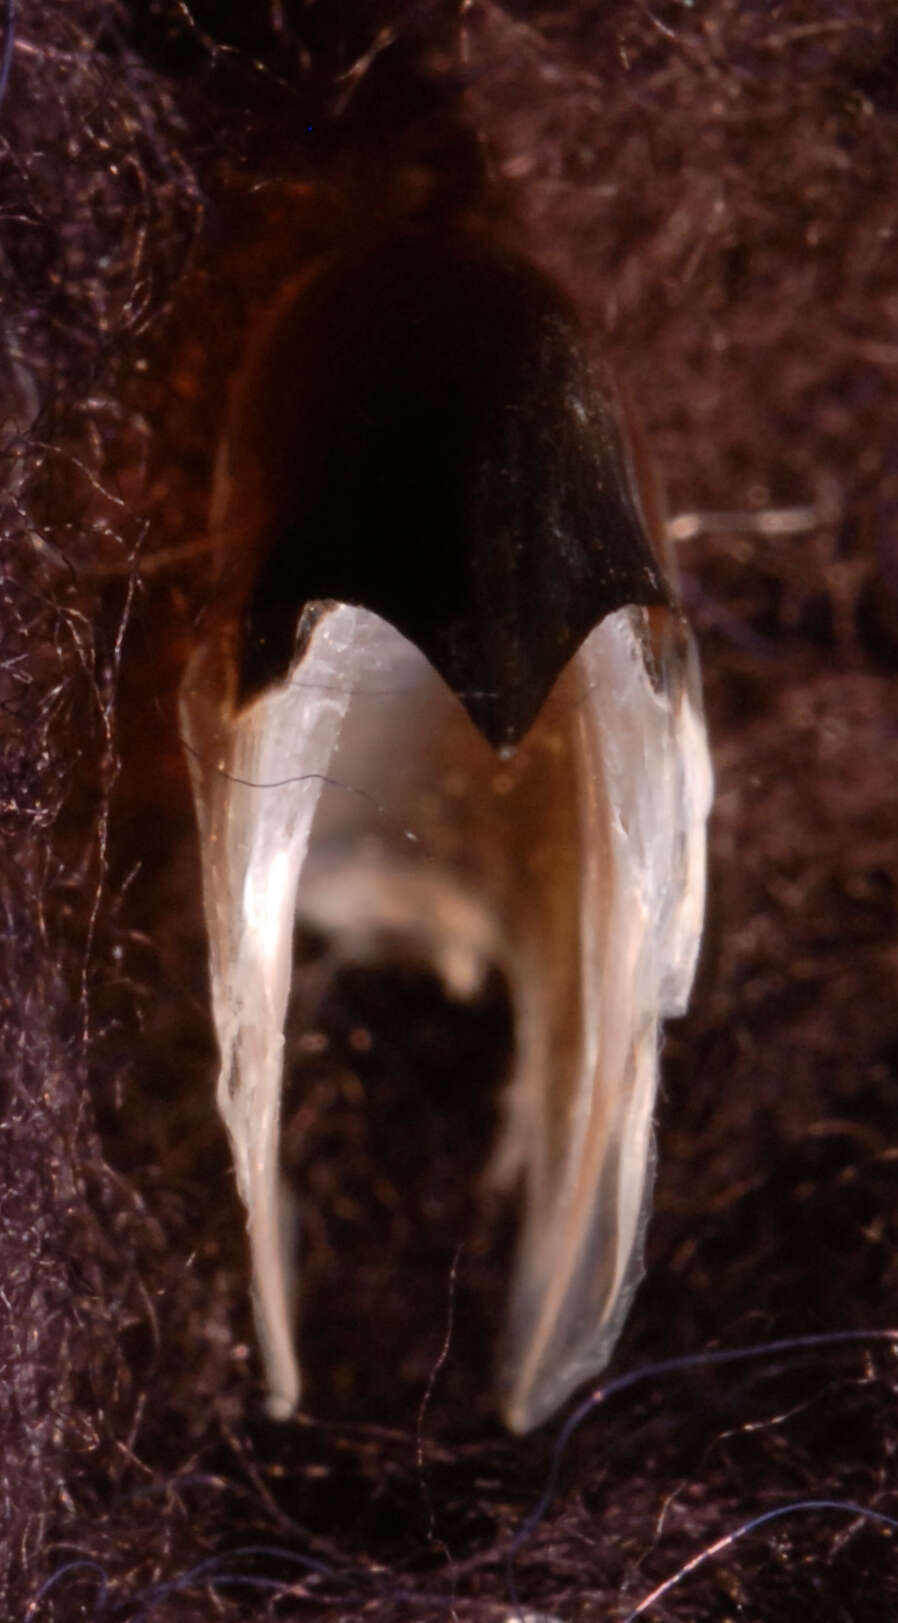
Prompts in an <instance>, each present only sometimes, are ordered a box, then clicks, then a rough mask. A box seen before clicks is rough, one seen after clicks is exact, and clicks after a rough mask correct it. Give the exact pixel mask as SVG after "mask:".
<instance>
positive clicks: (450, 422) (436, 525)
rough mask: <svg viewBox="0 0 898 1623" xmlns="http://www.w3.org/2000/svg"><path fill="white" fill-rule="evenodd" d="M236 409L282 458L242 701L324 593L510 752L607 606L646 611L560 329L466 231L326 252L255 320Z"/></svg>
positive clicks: (621, 507)
mask: <svg viewBox="0 0 898 1623" xmlns="http://www.w3.org/2000/svg"><path fill="white" fill-rule="evenodd" d="M252 400H253V408H252V416H253V419H254V420H253V422H252V423H249V422H247V423H245V424H244V425H243V428H242V429H241V426H240V425H239V424H238V426H237V431H238V432H241V431H242V432H246V433H249V434H251V435H253V436H256V437H257V443H258V447H259V448H260V449H259V455H260V457H261V459H262V461H263V463H264V459H265V457H266V456H268V457H272V456H274V457H275V458H276V459H280V461H281V463H282V464H286V466H284V465H282V466H280V467H277V468H276V470H275V476H276V480H277V482H278V483H279V484H280V486H281V488H282V489H283V490H284V491H285V495H284V497H283V498H282V500H281V505H280V511H279V513H278V516H277V518H276V521H275V525H274V533H273V536H272V537H271V539H270V541H269V550H268V553H267V556H266V558H265V562H264V563H263V565H262V568H261V570H260V572H259V573H258V575H257V578H256V581H255V585H254V588H253V590H252V593H251V596H250V598H249V601H248V604H247V607H246V612H245V617H244V643H243V652H242V665H241V675H240V688H241V697H243V698H247V697H249V696H251V695H252V694H253V693H255V692H256V691H258V690H259V689H260V688H261V687H262V686H264V684H266V683H267V682H269V681H271V680H273V679H275V678H277V677H279V676H282V675H283V674H284V673H285V671H286V668H287V666H288V664H289V662H290V660H291V657H292V655H293V652H294V646H295V633H296V627H297V622H298V620H299V617H300V614H301V611H302V609H303V607H304V605H305V604H307V603H310V602H315V601H318V600H322V599H325V600H326V599H335V600H337V601H342V602H348V603H355V604H360V605H362V606H364V607H366V608H369V609H372V610H374V611H375V612H377V613H378V614H380V615H382V616H383V617H384V618H385V619H386V620H388V621H390V622H391V623H392V624H393V625H395V626H396V627H398V629H399V630H400V631H402V632H403V634H404V635H405V636H407V637H408V638H409V639H410V640H411V641H413V642H414V643H416V644H417V646H418V647H419V648H420V649H421V650H422V651H423V652H424V653H425V654H426V655H427V657H428V658H429V659H430V660H431V661H432V663H433V664H434V665H435V666H436V667H437V669H438V670H439V671H440V673H441V674H442V676H443V677H444V678H445V680H446V681H447V682H448V683H449V685H450V687H451V688H452V689H453V690H454V691H455V692H456V693H457V694H458V695H459V696H460V697H461V698H462V700H463V702H464V703H465V705H466V707H467V709H468V711H469V713H470V715H471V717H472V719H473V720H474V722H475V723H476V725H477V726H478V727H479V728H480V729H481V731H482V732H483V733H484V734H485V736H486V737H487V738H488V739H489V740H490V742H491V743H493V744H496V745H501V744H506V743H514V742H516V741H517V740H519V739H520V738H521V737H522V736H523V734H524V733H525V732H526V730H527V728H528V727H529V725H530V723H531V722H532V720H533V718H534V717H535V715H536V713H537V711H538V710H539V708H540V706H541V704H542V702H543V700H544V699H545V697H546V695H547V693H548V691H549V689H550V687H551V686H552V684H553V682H554V681H555V679H556V677H557V676H558V675H559V674H560V672H561V670H562V669H563V668H564V666H565V665H566V664H567V662H568V660H569V659H570V658H571V656H572V654H573V653H574V652H575V650H576V648H577V647H578V645H579V643H580V642H581V641H582V639H583V638H584V637H585V636H586V635H587V634H588V633H589V631H591V630H592V628H593V627H594V626H595V625H597V624H598V622H599V621H600V620H601V619H602V618H603V617H604V616H605V615H606V614H608V613H610V612H611V611H613V610H614V609H617V608H619V607H621V606H622V605H624V604H628V603H642V604H648V603H658V602H663V601H665V598H666V590H665V586H664V584H663V581H662V578H661V575H660V571H659V570H658V567H657V565H656V562H655V560H654V557H653V554H652V551H651V547H650V545H649V542H648V540H647V538H646V536H645V532H644V528H643V524H642V520H641V517H640V515H639V511H638V507H637V503H636V501H635V499H634V496H633V493H632V491H631V489H630V486H629V483H628V477H627V473H626V471H625V464H624V459H623V455H622V452H621V447H620V442H619V439H618V435H617V429H616V426H615V422H614V419H613V416H612V413H611V410H610V408H609V407H608V405H607V404H606V403H605V402H604V401H603V400H602V399H601V398H600V397H599V395H598V392H597V391H596V388H595V386H594V384H593V382H592V380H591V378H590V376H589V372H588V369H587V365H586V362H585V359H584V355H583V350H582V345H581V340H580V334H579V331H578V327H577V323H576V319H575V318H574V316H573V314H572V313H571V311H570V309H569V308H568V306H567V304H566V303H565V302H564V301H563V300H562V298H561V296H560V295H559V294H558V292H557V291H556V290H555V288H554V287H553V286H552V284H551V283H550V282H549V281H548V280H547V279H546V278H545V277H544V276H543V275H542V274H541V273H539V272H538V271H537V270H535V269H534V268H533V267H532V266H530V265H529V264H527V263H526V262H525V261H523V260H520V259H517V258H515V257H512V256H511V255H506V254H505V253H503V252H501V251H499V250H497V249H496V248H495V246H493V245H491V244H487V243H485V242H484V241H483V240H481V239H480V238H479V236H478V235H476V234H475V233H474V232H473V231H463V230H458V229H453V230H450V231H448V232H447V231H446V230H445V228H444V229H443V231H438V230H436V229H433V228H431V227H427V226H424V227H421V226H418V227H416V228H413V229H407V230H405V231H403V232H401V233H400V234H399V235H398V236H396V235H394V236H392V237H391V238H390V240H388V241H387V240H385V241H383V242H380V243H375V244H373V245H372V244H371V243H368V244H367V245H366V247H365V249H364V251H362V250H359V252H358V253H357V254H347V255H344V256H341V257H340V258H339V259H337V260H336V261H335V262H333V263H331V265H329V266H328V267H327V268H325V269H324V270H323V271H322V272H320V273H319V275H318V276H317V279H316V280H315V281H314V282H313V284H312V286H311V288H310V289H308V290H307V291H306V292H304V293H303V294H302V295H301V296H300V297H298V298H297V299H296V301H294V303H293V304H292V305H291V307H290V308H289V310H288V311H287V313H286V315H285V316H284V317H283V318H282V319H281V321H280V322H279V323H278V324H277V325H276V327H275V330H274V332H273V334H272V335H271V337H270V340H269V344H268V348H267V352H266V353H265V354H264V355H263V357H262V360H261V364H260V366H259V370H258V376H257V381H256V383H255V385H254V387H253V391H252ZM266 436H267V438H266Z"/></svg>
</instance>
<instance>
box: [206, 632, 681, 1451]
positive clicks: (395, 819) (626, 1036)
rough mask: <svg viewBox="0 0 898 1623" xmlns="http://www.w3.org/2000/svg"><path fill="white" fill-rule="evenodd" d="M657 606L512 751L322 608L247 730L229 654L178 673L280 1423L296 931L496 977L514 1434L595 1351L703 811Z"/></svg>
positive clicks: (289, 1379) (636, 1233) (285, 1354)
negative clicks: (502, 1022)
mask: <svg viewBox="0 0 898 1623" xmlns="http://www.w3.org/2000/svg"><path fill="white" fill-rule="evenodd" d="M653 616H654V643H655V648H656V655H657V649H658V646H659V642H660V644H661V645H662V651H661V653H660V655H657V658H654V657H653V656H650V655H649V654H648V653H647V648H648V642H647V626H648V616H647V614H646V611H644V610H641V609H635V608H630V609H622V610H619V611H618V612H617V613H615V614H612V615H610V616H608V618H607V619H605V620H604V621H603V622H602V624H601V625H600V626H598V627H597V628H596V630H595V631H593V632H592V634H591V635H590V636H589V637H588V638H587V639H586V641H585V642H584V644H583V645H582V647H581V648H580V650H579V651H578V653H577V655H576V656H575V658H574V659H573V660H572V661H571V663H570V664H569V666H568V667H567V669H566V670H565V671H564V673H563V674H562V676H561V677H560V678H559V680H558V682H557V683H556V685H555V688H554V689H553V691H552V693H551V695H550V697H549V699H548V700H547V702H546V704H545V705H544V707H543V709H542V711H541V713H540V715H539V717H538V718H537V720H536V722H535V723H534V725H533V727H532V728H531V730H530V732H529V733H528V734H527V737H526V738H525V739H524V740H523V741H522V743H521V744H520V745H518V747H517V748H516V749H515V750H514V751H509V752H504V754H503V755H502V756H500V755H499V754H497V753H496V751H495V750H493V749H492V748H491V747H490V746H489V745H488V744H487V743H486V741H485V740H484V739H483V738H482V736H481V735H480V733H479V732H478V731H477V730H476V728H475V727H474V725H473V723H472V722H471V720H470V718H469V716H468V714H467V712H466V711H465V709H464V707H463V706H462V704H461V702H460V701H459V700H458V699H457V698H456V697H455V696H454V695H453V694H452V693H451V692H450V691H449V689H448V688H447V687H446V685H445V683H444V682H443V681H442V679H441V678H440V677H439V676H438V675H437V673H436V672H435V671H434V669H433V667H432V666H431V665H429V664H428V662H427V661H426V660H425V658H424V657H423V655H422V654H421V653H419V651H418V650H417V649H416V648H415V647H413V646H412V645H411V644H410V643H409V642H407V641H406V640H405V638H403V637H402V636H400V634H399V633H398V632H397V631H395V630H394V629H393V628H392V627H391V626H389V625H387V624H386V623H385V622H384V621H383V620H381V619H379V618H378V616H376V615H374V614H371V613H369V612H367V611H365V610H362V609H357V608H351V607H348V606H346V605H336V606H333V607H332V608H330V609H329V610H328V611H327V612H325V613H324V614H323V616H322V618H321V619H320V620H319V621H318V623H317V625H316V627H315V629H314V631H313V634H312V636H311V638H310V639H309V640H308V642H307V644H306V646H305V649H304V651H303V653H302V654H301V656H300V657H299V658H297V660H296V662H295V664H294V666H293V668H292V670H291V671H290V673H289V676H288V678H287V680H286V681H285V682H283V683H282V684H280V685H278V686H276V687H273V688H271V689H270V690H269V691H268V692H266V693H265V694H264V695H263V696H262V697H260V698H257V699H256V700H254V701H253V702H252V703H251V704H249V705H248V706H247V707H246V708H245V709H244V710H242V711H240V712H239V713H237V714H233V715H232V714H229V713H228V707H227V705H226V704H225V703H224V702H223V700H222V699H221V697H220V694H221V692H222V691H223V687H220V686H219V681H218V678H217V675H216V672H217V671H218V670H219V669H221V668H222V657H221V654H220V651H217V650H215V649H214V648H209V649H206V650H201V651H200V652H199V654H198V655H197V656H196V657H195V659H194V661H193V663H192V665H191V667H190V670H189V672H188V676H187V680H186V682H185V686H184V693H183V701H182V705H183V720H184V725H185V729H186V732H187V737H188V743H189V746H190V752H191V753H190V760H191V769H192V773H193V782H194V790H195V794H196V802H197V810H198V818H199V827H200V837H201V843H202V858H203V881H204V895H205V907H206V917H207V924H208V933H209V950H210V964H211V982H212V1000H213V1014H214V1020H215V1027H216V1032H217V1036H218V1042H219V1047H220V1052H221V1075H220V1079H219V1086H218V1100H219V1106H220V1109H221V1112H222V1115H223V1117H224V1120H225V1123H226V1124H227V1128H228V1131H229V1134H230V1138H231V1142H232V1145H233V1152H234V1160H235V1165H236V1170H237V1180H238V1185H239V1188H240V1193H241V1195H242V1197H243V1200H244V1202H245V1204H246V1208H247V1212H248V1228H249V1238H250V1246H251V1255H252V1272H253V1284H254V1292H255V1306H256V1318H257V1322H258V1328H259V1336H260V1342H261V1346H262V1350H263V1354H264V1359H265V1365H266V1371H267V1378H268V1383H269V1389H270V1395H271V1408H272V1412H273V1413H277V1414H287V1413H289V1412H290V1411H291V1410H292V1409H293V1407H294V1406H295V1405H296V1403H297V1402H298V1399H299V1395H300V1379H299V1370H298V1364H297V1358H296V1351H295V1341H294V1331H295V1308H296V1304H295V1300H294V1297H295V1290H294V1282H295V1279H296V1272H297V1258H296V1253H295V1235H294V1232H293V1227H294V1226H293V1223H292V1218H291V1214H290V1212H289V1210H288V1197H287V1195H286V1192H285V1190H284V1189H283V1187H282V1182H281V1179H280V1176H279V1170H278V1160H279V1114H280V1099H281V1083H282V1054H283V1040H284V1039H283V1024H284V1017H285V1011H286V1006H287V997H288V992H289V986H290V975H291V957H292V942H293V930H294V919H295V917H296V916H298V917H299V918H300V919H301V920H303V921H304V922H306V923H307V924H309V925H311V926H313V927H314V928H315V929H316V930H319V931H323V932H324V933H325V934H326V935H327V936H328V937H329V938H330V940H331V944H332V947H333V949H334V952H335V954H336V956H337V959H338V960H341V959H342V961H345V962H352V963H364V962H378V961H381V960H383V959H384V958H394V957H396V956H397V954H405V955H412V956H414V957H415V958H416V959H417V960H419V961H421V962H424V963H427V964H429V965H430V966H432V967H433V968H434V970H435V971H436V972H437V973H438V974H439V975H440V976H441V978H442V980H443V983H444V986H445V988H446V992H447V995H448V996H450V997H453V998H458V999H465V998H469V997H471V996H473V995H475V994H476V992H477V991H478V989H479V988H480V986H481V985H482V983H483V980H484V977H485V975H486V974H487V972H488V971H489V969H490V968H491V967H492V966H494V965H498V966H499V967H500V968H501V970H502V971H503V973H504V975H505V976H506V979H507V982H508V985H509V988H510V992H511V997H512V1003H513V1009H514V1021H515V1051H514V1057H513V1065H512V1073H511V1076H510V1079H509V1082H508V1087H507V1093H506V1109H505V1120H504V1125H503V1130H502V1133H501V1137H500V1142H499V1144H498V1146H497V1147H496V1152H495V1155H494V1157H493V1163H492V1176H493V1177H494V1179H496V1180H497V1181H498V1182H500V1183H501V1184H504V1185H506V1186H510V1185H512V1184H513V1183H514V1182H516V1180H517V1179H518V1178H519V1177H522V1178H523V1181H524V1188H525V1209H524V1217H523V1223H522V1232H521V1237H520V1242H519V1248H518V1257H517V1262H516V1267H515V1273H514V1278H513V1280H512V1285H511V1292H510V1301H509V1308H508V1316H507V1328H506V1334H505V1337H504V1343H503V1347H502V1349H501V1357H500V1374H499V1385H500V1400H501V1404H502V1408H503V1413H504V1415H505V1418H506V1421H507V1423H508V1424H509V1426H510V1427H512V1428H513V1429H514V1430H516V1431H525V1430H527V1429H528V1428H529V1427H531V1426H533V1425H536V1424H537V1423H538V1422H539V1421H540V1420H542V1419H544V1418H546V1417H547V1416H548V1415H549V1414H550V1413H551V1412H552V1410H553V1409H555V1408H556V1407H557V1406H558V1404H559V1403H561V1402H562V1401H563V1400H564V1398H565V1397H566V1396H567V1395H568V1394H569V1393H570V1392H571V1390H572V1389H573V1388H574V1387H575V1386H576V1385H577V1384H578V1383H579V1382H580V1381H581V1380H583V1379H584V1378H586V1377H587V1376H589V1375H591V1374H594V1373H595V1371H596V1370H597V1369H598V1368H600V1367H601V1365H602V1364H603V1363H604V1362H605V1361H606V1359H607V1358H608V1356H609V1354H610V1352H611V1348H612V1346H613V1343H614V1339H615V1337H616V1335H617V1333H618V1330H619V1327H620V1324H621V1322H622V1319H623V1316H624V1314H625V1312H626V1310H627V1307H628V1305H629V1301H630V1298H631V1296H632V1293H633V1290H634V1288H635V1285H636V1283H637V1281H638V1277H639V1273H640V1270H641V1254H642V1230H643V1226H644V1212H645V1206H646V1198H647V1193H648V1190H649V1185H650V1181H651V1161H652V1108H653V1101H654V1096H655V1089H656V1080H657V1058H658V1022H659V1018H660V1017H661V1016H663V1015H665V1014H678V1013H681V1012H682V1011H683V1009H684V1007H685V1005H686V1001H687V998H688V995H689V990H690V986H691V982H692V977H693V972H694V967H695V961H696V956H697V952H698V945H699V937H700V933H701V924H702V914H703V906H704V871H705V863H704V850H705V820H706V816H707V812H708V807H709V803H710V797H711V773H710V767H709V762H708V755H707V748H706V743H705V733H704V726H703V722H702V718H701V706H700V699H699V694H698V682H697V674H696V666H695V656H694V652H693V650H692V645H691V641H690V640H689V637H688V633H686V632H685V630H684V628H683V627H682V625H681V624H680V622H679V621H677V620H675V618H674V617H673V616H667V615H666V611H658V610H655V611H653ZM659 616H660V617H661V618H662V619H665V618H666V621H667V624H666V628H665V629H663V630H662V634H661V636H660V638H659V636H658V620H659ZM650 665H652V666H653V669H651V670H650ZM458 1085H459V1087H460V1088H464V1087H466V1086H468V1085H469V1082H468V1079H467V1077H466V1076H465V1075H464V1074H461V1073H460V1074H459V1079H458Z"/></svg>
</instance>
